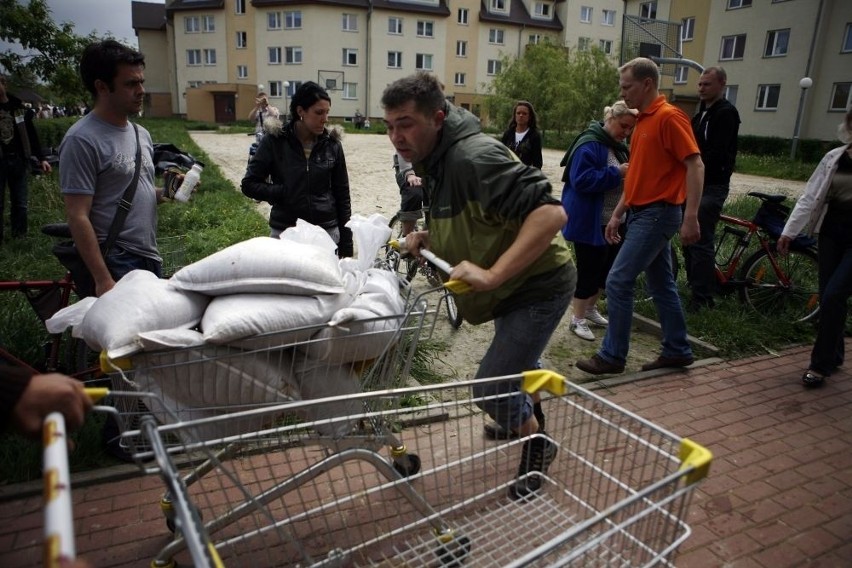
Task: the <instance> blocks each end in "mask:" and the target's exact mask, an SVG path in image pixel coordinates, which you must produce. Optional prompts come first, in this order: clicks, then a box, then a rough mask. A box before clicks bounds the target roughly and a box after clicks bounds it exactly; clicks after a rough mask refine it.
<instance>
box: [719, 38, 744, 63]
mask: <svg viewBox="0 0 852 568" xmlns="http://www.w3.org/2000/svg"><path fill="white" fill-rule="evenodd" d="M745 42H746V36H745V34H742V35H735V36H724V37H723V38H722V53H720V54H719V60H720V61H726V60H729V59H742V58H743V53H745Z"/></svg>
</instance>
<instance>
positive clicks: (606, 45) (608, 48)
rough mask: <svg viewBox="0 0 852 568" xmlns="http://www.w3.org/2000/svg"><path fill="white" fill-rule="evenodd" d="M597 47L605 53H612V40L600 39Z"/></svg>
mask: <svg viewBox="0 0 852 568" xmlns="http://www.w3.org/2000/svg"><path fill="white" fill-rule="evenodd" d="M598 49H600V50H601V51H602V52H603V53H605V54H607V55H612V40H611V39H602V40H600V41H599V42H598Z"/></svg>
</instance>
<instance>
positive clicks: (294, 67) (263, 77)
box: [133, 0, 623, 123]
mask: <svg viewBox="0 0 852 568" xmlns="http://www.w3.org/2000/svg"><path fill="white" fill-rule="evenodd" d="M133 8H134V11H133V14H134V16H133V26H134V28H135V29H136V30H137V35H138V36H139V47H140V50H142V51H143V52H144V53H146V54H148V61H149V66H148V74H149V75H150V74H151V72H152V71H153V70H154V69H155V65H154V64H153V62H154V61H156V63H157V64H158V65H157V67H159V66H160V64H161V65H163V66H167V68H168V71H167V72H165V75H166V79H164V80H163V81H161V80H159V79H158V80H157V81H153V82H152V81H150V80H149V81H148V82H147V84H146V87H148V88H149V91H150V92H151V98H152V100H161V99H163V98H164V97H168V98H169V99H170V101H171V105H170V112H171V113H173V114H179V115H183V116H186V117H187V118H190V119H194V120H205V121H215V122H222V123H227V122H231V121H233V120H235V119H240V118H244V117H245V116H247V115H248V113H249V111H250V110H251V108H252V106H253V104H254V96H255V94H256V92H257V90H258V89H259V88H263V89H264V90H265V91H266V92H267V93H268V94H269V95H270V99H271V102H272V104H274V105H275V106H278V107H279V108H281V109H282V110H283V109H284V108H286V107H287V106H288V104H289V101H290V97H292V95H293V93H294V92H295V90H296V88H298V86H299V85H300V84H301V83H302V82H304V81H309V80H312V81H318V82H319V83H320V84H322V85H323V86H325V87H326V88H328V89H329V91H330V95H331V97H332V115H333V116H334V117H337V118H342V119H344V120H349V119H351V117H352V116H354V114H355V112H356V111H357V112H360V113H362V114H364V115H366V116H368V117H372V118H374V119H375V118H378V117H381V116H382V109H381V105H380V98H381V93H382V91H383V90H384V88H385V86H387V85H388V84H389V83H391V82H393V81H394V80H396V79H398V78H400V77H404V76H406V75H409V74H411V73H413V72H415V71H416V70H427V71H432V72H434V73H436V74H437V75H438V76H439V77H441V79H442V80H443V81H444V84H445V85H446V92H447V95H448V96H449V97H450V98H451V100H453V101H454V102H455V103H456V104H458V105H460V106H462V107H465V108H468V109H470V110H472V111H474V112H476V113H479V110H480V108H481V107H480V104H481V97H482V95H483V93H485V92H486V90H487V86H488V84H489V83H490V82H491V80H492V79H493V77H494V76H495V75H497V74H498V73H499V72H500V71H501V69H502V66H503V64H504V61H505V58H507V57H508V58H517V57H520V56H521V55H523V51H524V49H525V48H526V46H527V45H530V44H535V43H539V42H542V41H551V42H553V43H557V44H559V45H564V46H566V47H568V48H569V49H590V48H591V47H593V46H594V47H598V48H599V49H601V50H603V51H604V52H606V53H609V54H611V55H612V57H613V58H614V60H615V58H616V57H617V56H618V53H619V46H618V41H619V37H620V34H621V21H622V15H623V1H622V0H479V1H476V0H303V1H299V0H167V3H166V5H165V6H164V5H161V4H150V3H144V2H133ZM158 14H159V16H158ZM158 17H159V19H158ZM151 54H155V58H153V59H152V57H151ZM261 85H262V87H260V86H261ZM163 109H164V107H163V105H157V106H156V107H154V106H152V108H151V112H155V111H156V113H158V114H167V113H166V112H165V111H164V110H163Z"/></svg>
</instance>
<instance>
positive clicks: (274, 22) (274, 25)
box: [266, 12, 281, 30]
mask: <svg viewBox="0 0 852 568" xmlns="http://www.w3.org/2000/svg"><path fill="white" fill-rule="evenodd" d="M266 29H268V30H280V29H281V12H269V13H267V14H266Z"/></svg>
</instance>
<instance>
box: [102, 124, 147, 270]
mask: <svg viewBox="0 0 852 568" xmlns="http://www.w3.org/2000/svg"><path fill="white" fill-rule="evenodd" d="M132 124H133V131H134V133H135V134H136V169H135V171H134V172H133V179H132V180H131V181H130V185H128V186H127V189H125V190H124V195H122V196H121V201H119V202H118V209H117V210H116V212H115V217H113V219H112V225H110V227H109V233H108V234H107V238H106V240H105V241H104V242H103V244H102V245H101V254H102V255H103V257H104V258H106V257H107V255H108V254H109V251H110V250H111V249H112V246H113V245H114V244H115V241H116V239H117V238H118V234H119V233H120V232H121V229H122V228H123V227H124V221H125V219H127V214H128V213H130V206H131V205H133V196H134V195H136V187H137V186H138V185H139V171H140V170H141V169H142V146H141V145H140V144H139V127H138V126H136V124H135V123H132Z"/></svg>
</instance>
